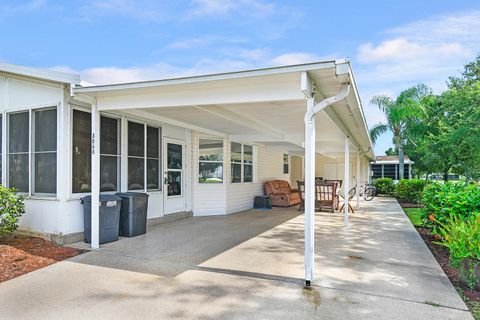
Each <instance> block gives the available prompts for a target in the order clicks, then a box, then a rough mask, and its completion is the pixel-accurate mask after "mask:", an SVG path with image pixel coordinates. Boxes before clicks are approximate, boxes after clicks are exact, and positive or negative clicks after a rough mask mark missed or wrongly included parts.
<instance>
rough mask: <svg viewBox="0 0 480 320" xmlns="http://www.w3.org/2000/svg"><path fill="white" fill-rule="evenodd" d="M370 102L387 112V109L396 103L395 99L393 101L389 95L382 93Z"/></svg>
mask: <svg viewBox="0 0 480 320" xmlns="http://www.w3.org/2000/svg"><path fill="white" fill-rule="evenodd" d="M370 104H373V105H375V106H377V107H378V108H379V109H380V110H382V111H383V112H386V110H388V109H389V108H391V107H392V106H394V105H395V101H393V100H392V98H390V97H388V96H385V95H381V96H374V97H373V98H372V99H371V100H370Z"/></svg>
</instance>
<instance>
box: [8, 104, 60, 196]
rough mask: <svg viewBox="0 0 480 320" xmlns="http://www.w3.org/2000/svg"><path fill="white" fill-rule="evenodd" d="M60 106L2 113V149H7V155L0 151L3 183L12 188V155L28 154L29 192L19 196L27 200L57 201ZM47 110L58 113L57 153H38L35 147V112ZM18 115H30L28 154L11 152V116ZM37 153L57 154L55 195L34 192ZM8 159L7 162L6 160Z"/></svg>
mask: <svg viewBox="0 0 480 320" xmlns="http://www.w3.org/2000/svg"><path fill="white" fill-rule="evenodd" d="M59 108H60V106H59V105H46V106H37V107H32V108H28V109H21V110H13V111H7V112H4V113H1V114H0V115H1V121H4V122H2V132H1V135H0V137H1V139H3V140H2V148H5V149H4V150H5V154H3V150H2V151H0V154H1V155H2V162H5V164H4V165H3V164H2V168H1V170H2V181H0V182H1V183H2V184H3V181H5V184H4V185H5V186H7V187H9V188H10V155H15V154H23V155H25V154H27V155H28V166H27V168H28V191H26V192H23V191H19V192H18V194H21V195H24V196H26V197H27V198H46V199H55V198H56V197H57V195H58V136H59V131H58V128H59ZM46 110H55V111H56V123H55V125H56V136H55V145H56V150H55V151H47V152H43V151H40V152H36V151H34V146H35V137H34V134H35V119H34V115H35V112H39V111H46ZM18 113H28V133H27V134H28V151H27V152H10V151H9V149H10V115H12V114H18ZM37 153H43V154H44V153H55V158H56V161H55V175H56V178H55V190H56V192H55V193H44V192H34V183H35V163H34V161H33V155H34V154H37ZM5 159H6V160H5ZM3 168H5V172H3Z"/></svg>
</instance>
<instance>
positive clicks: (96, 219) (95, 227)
mask: <svg viewBox="0 0 480 320" xmlns="http://www.w3.org/2000/svg"><path fill="white" fill-rule="evenodd" d="M91 117H92V169H91V170H92V172H91V174H92V176H91V179H92V221H91V222H92V226H91V229H92V230H91V231H92V235H91V240H92V242H91V247H92V249H98V248H99V247H100V212H99V211H100V210H99V205H100V199H99V198H100V113H99V112H98V109H97V101H94V103H93V104H92V115H91Z"/></svg>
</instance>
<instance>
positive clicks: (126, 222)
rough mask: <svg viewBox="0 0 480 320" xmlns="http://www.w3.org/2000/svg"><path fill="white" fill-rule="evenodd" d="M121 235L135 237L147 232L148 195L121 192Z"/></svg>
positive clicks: (119, 194)
mask: <svg viewBox="0 0 480 320" xmlns="http://www.w3.org/2000/svg"><path fill="white" fill-rule="evenodd" d="M117 195H118V196H119V197H120V198H122V209H121V211H120V235H121V236H122V237H135V236H139V235H141V234H145V233H146V232H147V208H148V194H146V193H140V192H121V193H117Z"/></svg>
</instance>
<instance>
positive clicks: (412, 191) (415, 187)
mask: <svg viewBox="0 0 480 320" xmlns="http://www.w3.org/2000/svg"><path fill="white" fill-rule="evenodd" d="M426 185H427V181H425V180H419V179H411V180H406V179H403V180H400V181H399V182H398V183H397V185H396V186H395V194H396V196H397V197H398V198H400V199H401V200H403V201H406V202H411V203H420V201H421V200H422V197H423V189H424V188H425V186H426Z"/></svg>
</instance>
